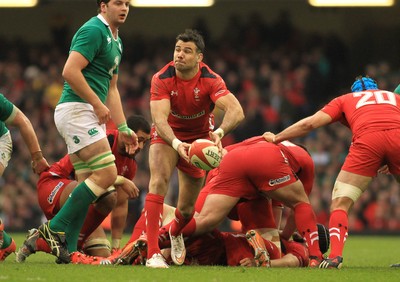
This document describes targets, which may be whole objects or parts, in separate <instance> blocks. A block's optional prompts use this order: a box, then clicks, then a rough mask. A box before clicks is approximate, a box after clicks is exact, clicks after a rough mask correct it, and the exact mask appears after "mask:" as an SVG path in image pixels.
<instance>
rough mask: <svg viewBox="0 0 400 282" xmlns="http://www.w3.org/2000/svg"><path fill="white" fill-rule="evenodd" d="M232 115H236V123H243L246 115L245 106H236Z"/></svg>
mask: <svg viewBox="0 0 400 282" xmlns="http://www.w3.org/2000/svg"><path fill="white" fill-rule="evenodd" d="M232 116H233V117H235V119H236V124H239V123H241V122H242V121H243V120H244V118H245V116H244V112H243V108H242V107H240V106H239V107H235V108H234V109H233V111H232Z"/></svg>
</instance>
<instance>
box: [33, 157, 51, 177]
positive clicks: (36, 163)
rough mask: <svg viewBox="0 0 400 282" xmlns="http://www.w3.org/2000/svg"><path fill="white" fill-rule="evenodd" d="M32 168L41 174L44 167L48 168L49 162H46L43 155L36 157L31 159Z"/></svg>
mask: <svg viewBox="0 0 400 282" xmlns="http://www.w3.org/2000/svg"><path fill="white" fill-rule="evenodd" d="M31 166H32V170H33V172H34V173H36V174H41V173H42V172H43V171H45V170H46V169H48V168H49V167H50V166H49V163H48V162H47V160H46V159H45V158H44V157H41V158H38V159H32V163H31Z"/></svg>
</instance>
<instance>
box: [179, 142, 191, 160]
mask: <svg viewBox="0 0 400 282" xmlns="http://www.w3.org/2000/svg"><path fill="white" fill-rule="evenodd" d="M189 148H190V144H188V143H186V142H182V143H181V144H179V145H178V148H177V149H178V150H177V151H178V154H179V155H180V156H181V158H182V159H184V160H185V161H187V162H190V160H189Z"/></svg>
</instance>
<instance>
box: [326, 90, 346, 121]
mask: <svg viewBox="0 0 400 282" xmlns="http://www.w3.org/2000/svg"><path fill="white" fill-rule="evenodd" d="M321 111H323V112H324V113H326V114H328V115H329V116H330V117H331V118H332V123H333V122H336V121H342V120H343V96H340V97H337V98H335V99H333V100H332V101H330V102H329V103H328V104H326V105H325V106H324V107H323V108H322V109H321Z"/></svg>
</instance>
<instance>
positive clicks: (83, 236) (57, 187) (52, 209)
mask: <svg viewBox="0 0 400 282" xmlns="http://www.w3.org/2000/svg"><path fill="white" fill-rule="evenodd" d="M127 125H128V127H129V128H131V129H132V130H134V131H135V132H136V135H137V136H138V144H139V146H138V149H137V150H136V151H135V153H134V154H131V155H129V154H127V153H126V152H125V147H124V144H123V143H122V142H120V141H119V139H118V131H117V130H110V131H108V132H107V138H108V141H109V143H110V147H111V148H112V153H113V154H114V156H115V164H116V166H117V170H118V177H117V181H116V183H115V184H114V186H115V188H114V186H111V187H110V188H109V189H108V191H107V192H106V193H104V194H103V195H102V196H101V197H99V199H97V201H96V202H95V203H94V204H92V205H91V206H90V207H89V211H88V214H87V216H86V218H85V221H84V224H83V227H82V229H81V231H80V234H79V240H78V246H76V247H77V249H78V250H80V251H83V252H84V253H85V254H87V255H84V254H83V253H81V252H72V253H71V261H72V263H90V262H92V261H93V260H97V258H96V256H99V257H108V256H110V250H111V248H112V249H119V247H120V246H119V242H120V240H121V237H122V233H123V229H124V228H125V221H126V217H127V212H128V199H129V198H136V197H138V195H139V189H138V188H137V187H136V185H135V184H134V183H133V182H132V179H133V178H134V176H135V174H136V170H137V164H136V161H135V156H136V155H137V154H138V153H139V152H140V151H141V149H143V147H144V146H145V144H146V142H147V141H148V140H149V138H150V125H149V123H148V122H147V121H146V120H145V119H144V118H143V117H141V116H131V117H129V118H128V119H127ZM77 173H82V174H83V173H86V172H85V171H84V170H82V171H79V172H78V171H74V168H73V166H72V164H71V161H70V159H69V155H66V156H64V157H63V158H62V159H61V160H60V161H59V162H56V163H54V164H53V165H52V166H51V167H50V169H48V170H47V171H45V172H43V173H41V175H40V178H39V180H38V183H37V193H38V199H39V205H40V207H41V209H42V210H43V212H44V214H45V216H46V218H47V219H51V218H53V217H54V216H55V215H56V214H57V212H58V211H59V210H60V208H61V207H62V206H63V204H64V203H65V201H66V200H67V198H68V197H69V195H70V193H71V192H72V190H73V189H74V188H75V187H76V185H77V181H75V180H74V177H73V176H74V174H77ZM116 191H117V193H116ZM111 211H113V212H112V243H111V245H110V243H109V241H108V240H107V237H106V234H105V232H104V230H103V229H102V228H101V227H100V224H101V223H102V222H103V220H104V219H105V218H106V217H107V216H108V214H109V213H110V212H111ZM113 219H116V220H113ZM117 219H118V220H117ZM121 219H122V220H121ZM116 223H117V224H116ZM36 251H43V252H47V253H51V249H50V247H49V246H48V244H47V243H46V241H45V240H44V239H42V238H39V232H38V230H37V229H31V230H30V231H29V234H28V235H27V239H26V240H25V241H24V243H23V245H22V246H21V248H20V249H19V250H18V252H17V256H16V260H17V262H23V261H25V259H26V258H27V257H28V256H30V255H31V254H33V253H35V252H36Z"/></svg>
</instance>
